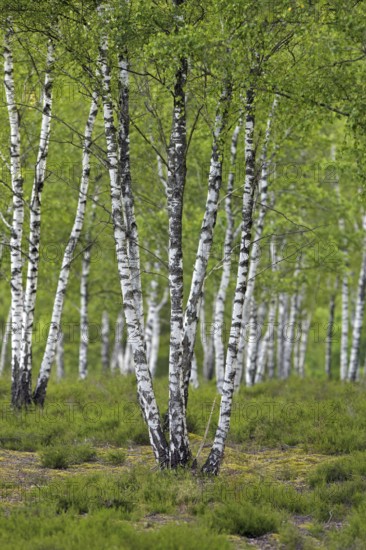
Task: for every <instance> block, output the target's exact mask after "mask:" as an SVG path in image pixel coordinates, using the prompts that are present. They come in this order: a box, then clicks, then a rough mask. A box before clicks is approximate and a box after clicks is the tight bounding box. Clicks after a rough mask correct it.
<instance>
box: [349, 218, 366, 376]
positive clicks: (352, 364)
mask: <svg viewBox="0 0 366 550" xmlns="http://www.w3.org/2000/svg"><path fill="white" fill-rule="evenodd" d="M362 228H363V231H364V234H365V233H366V215H365V214H364V215H363V216H362ZM365 293H366V235H365V236H364V239H363V247H362V262H361V269H360V275H359V278H358V288H357V299H356V309H355V317H354V323H353V330H352V346H351V354H350V360H349V370H348V379H349V380H351V381H353V382H354V381H356V380H357V377H358V369H359V363H360V343H361V332H362V326H363V317H364V310H365Z"/></svg>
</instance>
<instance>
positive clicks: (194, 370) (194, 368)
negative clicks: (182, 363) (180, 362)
mask: <svg viewBox="0 0 366 550" xmlns="http://www.w3.org/2000/svg"><path fill="white" fill-rule="evenodd" d="M189 382H190V384H192V386H193V387H194V388H195V389H197V388H198V387H199V382H198V366H197V357H196V354H195V353H194V354H193V357H192V370H191V378H190V380H189Z"/></svg>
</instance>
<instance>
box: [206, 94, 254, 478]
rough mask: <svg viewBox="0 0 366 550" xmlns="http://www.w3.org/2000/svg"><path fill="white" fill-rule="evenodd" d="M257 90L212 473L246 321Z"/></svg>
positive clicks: (249, 108) (249, 111)
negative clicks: (244, 305) (244, 316)
mask: <svg viewBox="0 0 366 550" xmlns="http://www.w3.org/2000/svg"><path fill="white" fill-rule="evenodd" d="M253 100H254V92H253V90H252V89H249V90H248V92H247V97H246V113H245V163H246V166H245V184H244V193H243V209H242V232H241V242H240V255H239V262H238V274H237V280H236V289H235V295H234V303H233V309H232V317H231V328H230V337H229V344H228V350H227V356H226V366H225V380H224V386H223V390H222V397H221V404H220V414H219V421H218V426H217V430H216V434H215V439H214V443H213V445H212V448H211V451H210V453H209V456H208V458H207V460H206V462H205V464H204V466H203V468H202V471H203V472H205V473H209V474H217V473H218V471H219V468H220V465H221V463H222V460H223V457H224V450H225V442H226V438H227V435H228V432H229V427H230V417H231V408H232V399H233V393H234V381H235V374H236V360H237V352H238V342H239V336H240V331H241V329H242V322H243V314H242V313H243V304H244V297H245V292H246V286H247V276H248V269H249V248H250V242H251V230H252V219H253V197H254V187H255V148H254V143H253V134H254V114H253Z"/></svg>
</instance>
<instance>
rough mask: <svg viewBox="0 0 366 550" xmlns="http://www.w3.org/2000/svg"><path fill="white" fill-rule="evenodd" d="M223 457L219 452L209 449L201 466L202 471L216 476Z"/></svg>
mask: <svg viewBox="0 0 366 550" xmlns="http://www.w3.org/2000/svg"><path fill="white" fill-rule="evenodd" d="M223 458H224V455H223V454H221V453H219V452H218V451H216V450H213V449H211V451H210V454H209V455H208V458H207V460H206V462H205V463H204V465H203V466H202V469H201V471H202V473H203V474H208V475H214V476H217V474H218V473H219V470H220V466H221V463H222V460H223Z"/></svg>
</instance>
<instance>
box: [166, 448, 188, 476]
mask: <svg viewBox="0 0 366 550" xmlns="http://www.w3.org/2000/svg"><path fill="white" fill-rule="evenodd" d="M191 458H192V454H191V451H190V449H189V447H188V446H183V445H181V446H180V447H179V448H177V447H176V446H172V445H171V448H170V453H169V462H170V468H171V469H172V470H174V469H176V468H179V467H180V466H181V467H183V468H184V467H186V466H187V464H188V463H189V462H190V460H191Z"/></svg>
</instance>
